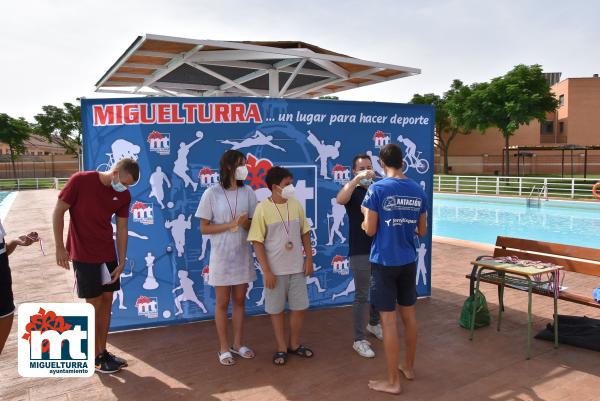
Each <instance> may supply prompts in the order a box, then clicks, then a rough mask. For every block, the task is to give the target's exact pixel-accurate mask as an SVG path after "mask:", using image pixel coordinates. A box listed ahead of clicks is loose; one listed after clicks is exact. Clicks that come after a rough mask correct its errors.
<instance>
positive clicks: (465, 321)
mask: <svg viewBox="0 0 600 401" xmlns="http://www.w3.org/2000/svg"><path fill="white" fill-rule="evenodd" d="M473 299H475V307H476V310H475V328H476V329H478V328H480V327H485V326H489V325H490V322H491V319H490V311H489V309H488V306H487V301H486V300H485V295H483V293H481V292H477V295H476V297H475V298H474V297H473V295H471V296H470V297H468V298H467V299H466V300H465V303H464V304H463V307H462V311H461V312H460V320H459V321H458V324H460V326H461V327H464V328H465V329H470V328H471V319H472V317H473Z"/></svg>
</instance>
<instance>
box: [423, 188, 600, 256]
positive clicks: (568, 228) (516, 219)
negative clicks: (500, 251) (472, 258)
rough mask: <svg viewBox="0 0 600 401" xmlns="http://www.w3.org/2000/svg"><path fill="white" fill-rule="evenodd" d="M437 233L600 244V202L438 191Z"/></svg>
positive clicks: (471, 237)
mask: <svg viewBox="0 0 600 401" xmlns="http://www.w3.org/2000/svg"><path fill="white" fill-rule="evenodd" d="M433 235H438V236H442V237H450V238H458V239H462V240H467V241H474V242H482V243H486V244H495V242H496V236H498V235H503V236H509V237H519V238H527V239H533V240H540V241H547V242H558V243H562V244H571V245H579V246H587V247H592V248H598V247H600V202H569V201H558V200H549V201H542V202H541V207H539V208H535V207H532V208H528V207H527V204H526V199H523V198H502V197H488V196H470V195H451V194H434V196H433Z"/></svg>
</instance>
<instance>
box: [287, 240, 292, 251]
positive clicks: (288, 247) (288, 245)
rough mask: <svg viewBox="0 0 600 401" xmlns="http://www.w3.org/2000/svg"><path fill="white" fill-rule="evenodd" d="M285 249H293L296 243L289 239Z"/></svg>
mask: <svg viewBox="0 0 600 401" xmlns="http://www.w3.org/2000/svg"><path fill="white" fill-rule="evenodd" d="M285 249H287V250H288V251H291V250H292V249H294V244H293V242H292V241H288V242H286V243H285Z"/></svg>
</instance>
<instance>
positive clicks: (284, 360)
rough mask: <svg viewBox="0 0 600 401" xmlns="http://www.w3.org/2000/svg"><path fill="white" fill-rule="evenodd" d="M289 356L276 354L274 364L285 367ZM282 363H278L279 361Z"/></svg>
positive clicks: (285, 353)
mask: <svg viewBox="0 0 600 401" xmlns="http://www.w3.org/2000/svg"><path fill="white" fill-rule="evenodd" d="M287 358H288V354H287V352H276V353H275V354H273V364H274V365H279V366H283V365H285V364H286V363H287ZM278 360H279V361H280V362H277V361H278Z"/></svg>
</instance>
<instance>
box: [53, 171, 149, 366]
mask: <svg viewBox="0 0 600 401" xmlns="http://www.w3.org/2000/svg"><path fill="white" fill-rule="evenodd" d="M139 177H140V169H139V166H138V164H137V163H136V162H135V161H134V160H132V159H122V160H120V161H119V162H117V164H115V165H114V166H113V168H112V169H111V170H110V171H108V172H105V173H98V172H96V171H83V172H78V173H75V174H73V175H72V176H71V178H69V181H67V184H66V185H65V187H64V188H63V189H62V191H61V192H60V194H59V195H58V201H57V202H56V207H55V209H54V215H53V220H52V222H53V226H54V240H55V242H56V263H57V264H58V265H59V266H61V267H63V268H65V269H69V260H71V261H73V270H74V271H75V277H76V280H77V294H78V296H79V298H85V300H86V302H88V303H90V304H92V305H93V306H94V308H95V310H96V371H97V372H100V373H114V372H117V371H119V370H120V369H121V368H122V367H124V366H126V365H127V362H126V361H125V360H124V359H122V358H119V357H116V356H115V355H113V354H111V353H110V352H108V351H107V350H106V338H107V336H108V328H109V326H110V310H111V305H112V301H113V292H114V291H118V290H119V289H120V287H121V284H120V281H119V277H120V276H121V273H122V272H123V268H124V267H125V255H126V253H127V221H128V217H129V204H130V202H131V194H130V193H129V190H128V189H127V187H128V186H129V185H132V184H133V183H135V182H137V181H138V179H139ZM67 210H68V211H69V214H70V216H71V219H70V223H69V234H68V237H67V245H66V247H65V245H64V241H63V232H64V217H65V216H64V215H65V212H66V211H67ZM113 214H116V220H117V232H116V242H117V252H115V244H114V242H113V229H112V215H113ZM117 254H118V255H117ZM117 256H118V261H117ZM105 269H108V272H109V273H110V276H111V281H110V282H109V283H108V284H103V279H102V277H103V270H105Z"/></svg>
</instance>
